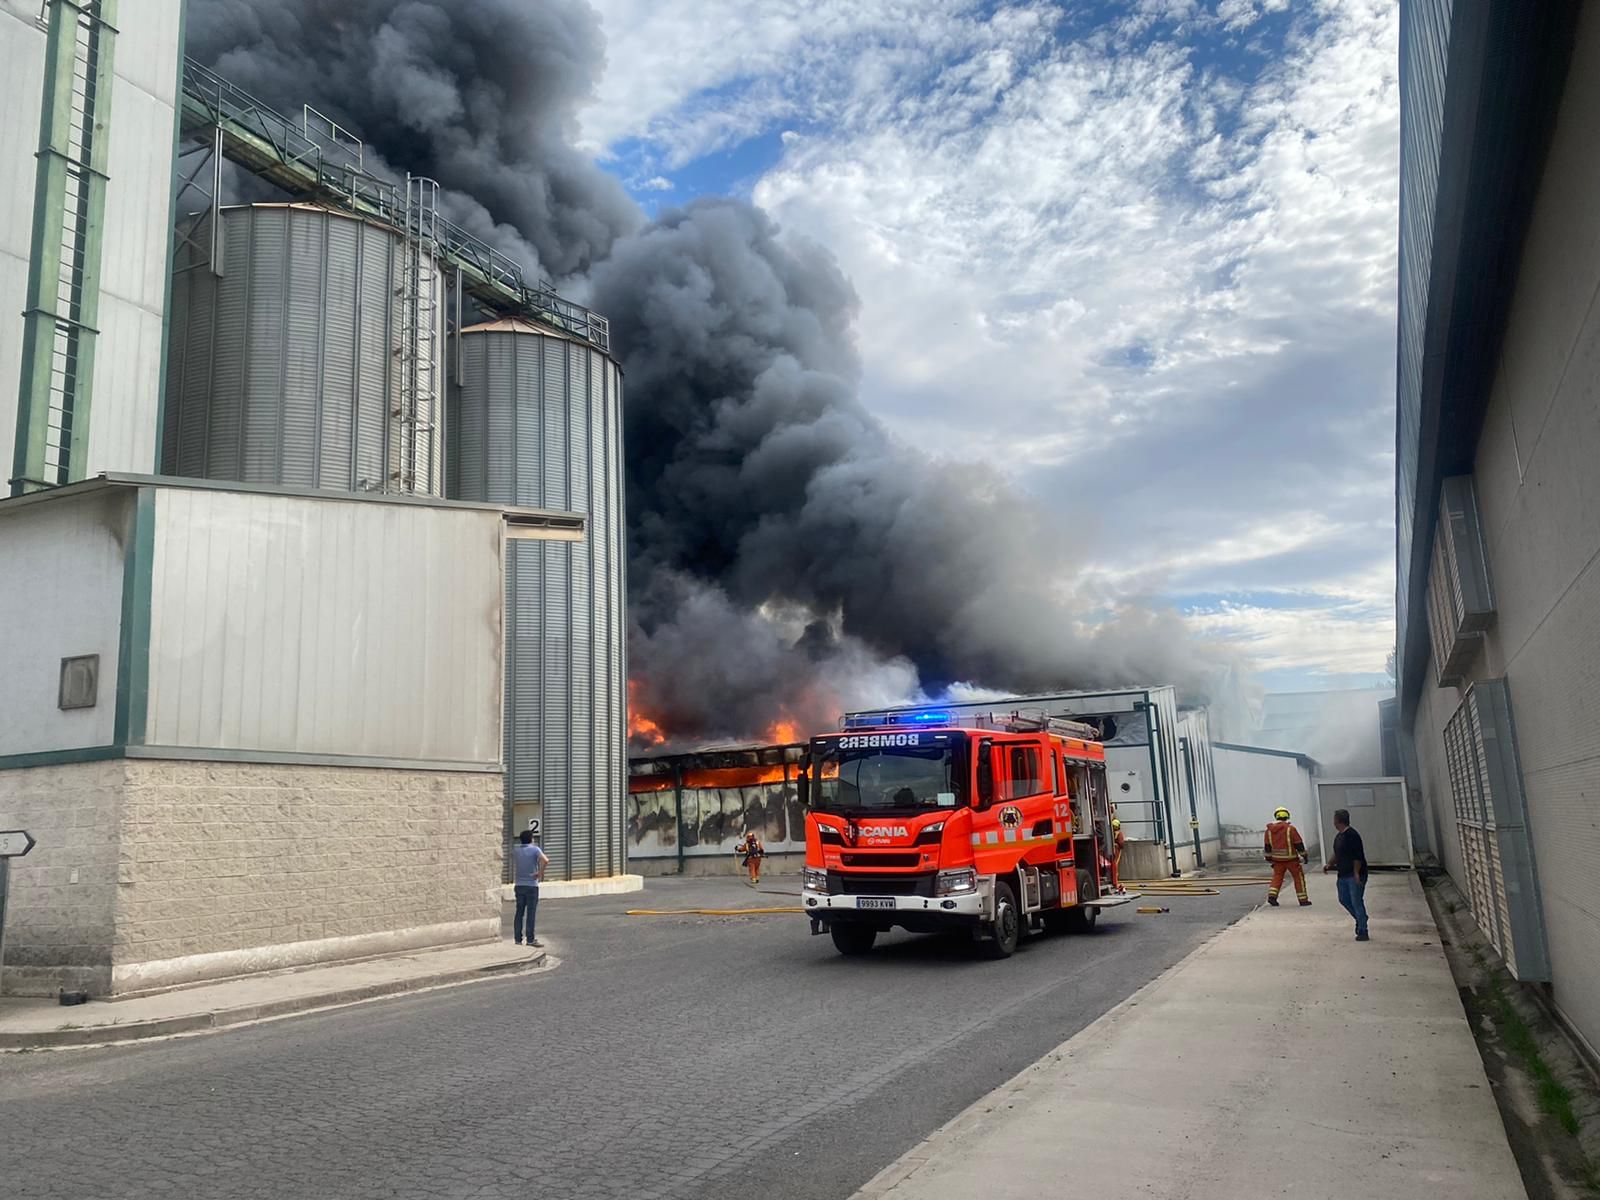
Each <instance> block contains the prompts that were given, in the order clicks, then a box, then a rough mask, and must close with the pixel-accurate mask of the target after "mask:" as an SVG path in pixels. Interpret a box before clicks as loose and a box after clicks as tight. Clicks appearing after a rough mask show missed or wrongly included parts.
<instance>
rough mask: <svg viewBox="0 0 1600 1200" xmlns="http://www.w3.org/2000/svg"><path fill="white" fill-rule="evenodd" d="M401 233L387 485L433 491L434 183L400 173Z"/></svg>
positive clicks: (438, 307) (439, 304)
mask: <svg viewBox="0 0 1600 1200" xmlns="http://www.w3.org/2000/svg"><path fill="white" fill-rule="evenodd" d="M404 231H405V238H404V240H403V244H402V248H401V264H400V285H399V291H398V299H399V305H398V307H399V310H400V340H399V343H398V345H397V346H396V347H395V356H396V359H397V361H398V366H399V381H398V382H399V386H398V388H397V389H396V403H395V407H394V409H393V416H394V423H393V433H394V442H395V452H394V453H393V454H392V455H391V464H392V465H391V467H390V471H389V490H390V491H394V492H405V493H412V492H424V493H426V492H434V491H437V490H438V488H439V483H440V481H439V480H438V479H436V478H435V475H436V473H437V470H438V467H437V463H438V458H439V456H438V453H437V448H436V445H435V442H436V439H437V436H438V426H439V420H438V417H439V382H440V381H439V362H440V349H441V347H440V340H439V339H440V332H439V326H440V319H441V317H442V315H443V304H444V297H443V295H442V294H441V291H442V287H443V284H442V279H441V275H440V272H439V267H438V263H439V185H438V183H437V182H435V181H434V180H432V179H425V178H423V177H422V176H420V175H408V176H406V206H405V219H404Z"/></svg>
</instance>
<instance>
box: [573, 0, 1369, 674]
mask: <svg viewBox="0 0 1600 1200" xmlns="http://www.w3.org/2000/svg"><path fill="white" fill-rule="evenodd" d="M600 8H601V9H602V11H603V13H604V14H605V18H606V22H607V27H608V33H609V35H610V37H611V59H612V64H613V66H612V71H611V73H610V75H608V78H607V81H606V83H605V85H604V87H603V88H602V92H601V99H600V102H599V103H598V104H597V105H596V107H595V108H594V109H592V110H591V111H590V112H589V113H588V114H586V116H585V132H586V134H587V135H588V136H590V137H591V138H592V139H594V141H595V144H596V145H609V144H611V143H613V142H615V141H616V140H618V139H619V138H623V137H643V138H644V139H645V141H646V143H647V145H648V146H649V147H650V150H649V153H650V154H653V155H656V156H658V160H659V162H661V163H662V164H663V167H662V169H663V170H670V169H672V165H673V164H675V163H682V162H687V161H690V160H692V159H693V158H694V157H695V156H697V155H698V154H701V153H705V152H706V151H707V150H708V149H712V148H717V147H722V146H727V145H731V144H733V143H735V142H737V141H738V140H740V139H742V138H744V137H747V136H750V135H752V134H753V133H758V132H773V131H777V130H783V131H785V136H784V138H783V151H782V159H781V161H780V162H779V164H778V165H777V166H776V168H774V169H773V170H771V171H770V172H769V173H768V174H767V175H766V176H765V177H763V178H762V179H760V180H759V182H758V183H757V184H756V186H755V189H754V196H755V199H756V200H757V201H758V202H759V203H761V204H762V205H764V206H765V207H767V208H769V209H770V210H772V211H773V212H774V213H775V214H776V215H777V217H778V219H779V220H780V222H781V223H782V224H783V225H784V227H785V228H786V229H788V230H789V231H791V232H794V233H799V234H804V235H807V236H809V237H811V238H813V239H814V240H816V241H817V242H819V243H821V244H823V245H826V246H827V247H829V248H830V250H831V251H832V252H833V253H834V254H835V255H836V256H837V257H838V258H839V260H840V261H841V264H842V265H843V267H844V269H845V271H846V272H847V273H848V274H849V275H850V276H851V278H852V280H853V281H854V283H855V286H856V288H857V290H858V292H859V294H860V296H861V300H862V306H861V313H860V317H859V321H858V330H859V340H860V349H861V355H862V359H863V364H864V372H865V373H864V385H863V395H864V398H865V399H866V401H867V402H868V404H869V405H871V406H872V407H873V408H874V409H875V410H876V411H878V412H879V413H880V414H881V415H882V416H883V417H884V419H885V420H886V421H887V422H888V423H889V424H890V425H891V426H892V427H893V428H895V429H896V430H897V431H899V433H900V434H901V436H903V437H905V438H906V439H907V440H909V441H912V442H914V443H917V444H919V445H922V446H923V447H925V448H927V449H929V450H931V451H934V452H936V453H940V454H945V455H949V456H953V457H957V458H975V457H982V458H985V459H987V460H989V461H991V462H993V463H995V464H996V465H997V467H998V468H999V469H1000V470H1003V471H1005V472H1007V473H1009V474H1012V475H1013V476H1015V477H1016V478H1018V479H1019V480H1021V481H1022V482H1024V484H1025V485H1026V486H1028V487H1029V488H1031V489H1032V490H1033V491H1034V492H1035V493H1037V494H1038V495H1040V496H1041V497H1042V498H1043V499H1044V500H1045V501H1046V502H1047V503H1048V504H1050V505H1052V506H1053V507H1055V508H1056V509H1057V510H1058V511H1059V512H1060V513H1061V514H1062V519H1063V523H1064V524H1071V525H1073V526H1075V527H1077V528H1080V529H1082V528H1088V529H1090V530H1091V531H1092V532H1093V534H1094V537H1093V539H1092V545H1093V547H1094V555H1093V561H1092V562H1090V563H1086V564H1084V566H1086V567H1087V568H1088V575H1089V578H1090V579H1091V580H1092V581H1094V582H1095V583H1096V584H1097V585H1098V586H1100V587H1101V588H1103V589H1104V590H1105V591H1106V592H1107V593H1111V592H1114V591H1116V590H1119V589H1121V590H1124V591H1127V590H1133V591H1138V592H1142V593H1146V594H1161V595H1175V596H1182V595H1196V594H1202V593H1206V594H1215V593H1226V592H1229V591H1237V592H1240V593H1248V592H1260V591H1263V590H1274V591H1278V592H1290V593H1301V594H1305V595H1307V596H1316V597H1323V598H1326V597H1329V596H1332V597H1336V598H1337V599H1336V600H1333V601H1327V602H1326V603H1325V606H1324V607H1322V608H1320V609H1319V608H1316V607H1315V605H1316V604H1317V603H1322V602H1323V601H1318V600H1315V599H1313V600H1308V603H1309V604H1311V605H1312V606H1313V607H1310V608H1307V609H1304V610H1302V609H1298V608H1294V607H1289V608H1282V607H1261V606H1252V605H1250V604H1237V605H1227V606H1223V605H1213V606H1211V607H1209V608H1205V609H1203V610H1202V616H1199V617H1196V618H1195V619H1196V621H1198V622H1199V623H1200V624H1201V625H1202V626H1203V627H1204V628H1205V629H1206V631H1207V632H1212V633H1218V634H1220V633H1225V632H1228V631H1230V630H1231V631H1235V632H1238V633H1240V634H1241V635H1248V636H1249V639H1250V642H1251V645H1252V646H1253V647H1255V649H1256V650H1257V652H1258V654H1259V655H1260V656H1261V658H1262V661H1263V662H1270V663H1272V664H1285V663H1292V664H1293V665H1297V666H1308V665H1309V666H1312V667H1316V666H1317V665H1318V664H1322V666H1323V667H1324V669H1327V670H1329V671H1333V670H1335V669H1337V670H1340V671H1343V670H1346V669H1356V668H1353V667H1351V664H1352V663H1353V662H1355V661H1356V660H1357V659H1362V658H1363V656H1369V655H1370V652H1371V650H1372V648H1373V646H1375V645H1386V644H1387V643H1388V642H1389V641H1392V612H1391V609H1392V578H1391V576H1392V564H1391V563H1390V559H1391V558H1392V553H1393V549H1392V548H1393V540H1392V539H1393V527H1392V472H1393V462H1392V445H1393V441H1392V439H1393V433H1392V429H1393V425H1392V403H1393V383H1392V372H1393V354H1394V350H1393V323H1394V288H1395V268H1394V254H1395V251H1394V244H1395V227H1396V180H1397V167H1396V156H1397V150H1396V148H1397V143H1398V116H1397V107H1398V105H1397V101H1396V94H1395V91H1396V81H1395V70H1396V68H1395V59H1396V53H1397V51H1396V44H1397V25H1398V18H1397V12H1396V8H1395V6H1394V4H1393V3H1392V2H1391V0H1318V2H1317V3H1306V4H1300V5H1294V6H1292V8H1291V9H1289V11H1288V13H1287V15H1284V10H1285V8H1286V5H1285V3H1284V2H1283V0H1255V2H1254V3H1250V2H1236V0H1223V2H1222V3H1220V4H1214V5H1200V4H1196V3H1191V2H1188V0H1140V2H1139V3H1137V4H1129V5H1127V6H1124V7H1123V8H1122V9H1121V10H1120V13H1119V15H1118V17H1117V19H1116V20H1114V21H1112V22H1111V23H1109V24H1107V25H1105V26H1103V27H1102V28H1099V29H1092V28H1088V27H1086V26H1084V25H1083V24H1082V23H1081V22H1082V19H1081V17H1080V15H1079V14H1078V13H1077V10H1073V9H1067V8H1062V7H1060V6H1057V5H1054V4H1050V3H1043V2H1041V3H1022V4H1014V5H1002V6H1001V7H1000V8H999V9H998V10H997V11H996V12H995V13H994V14H993V15H992V17H985V15H984V14H983V13H982V12H981V11H980V10H979V9H978V8H977V7H976V6H974V5H971V4H966V3H958V2H955V0H949V2H946V3H938V4H929V5H921V4H918V5H910V4H901V3H897V2H896V0H869V2H866V3H861V4H845V3H843V2H842V0H840V2H833V0H822V2H821V3H817V4H811V5H801V4H797V3H796V4H791V3H788V2H786V0H784V2H775V3H773V4H771V5H763V6H760V8H759V10H757V11H758V12H759V14H760V15H759V16H757V17H754V18H751V17H750V16H749V12H750V11H751V10H750V9H749V8H748V6H738V9H737V12H738V13H742V14H744V16H742V17H740V18H738V19H735V8H734V6H733V5H732V2H731V0H706V2H705V3H702V4H697V5H691V4H688V3H687V2H680V0H655V2H654V3H652V4H650V5H645V4H643V3H634V2H633V0H601V3H600ZM1273 13H1277V14H1279V15H1277V16H1275V17H1274V18H1273V24H1272V27H1273V28H1276V29H1279V30H1281V29H1282V27H1283V25H1284V23H1285V22H1289V27H1290V29H1291V32H1290V33H1289V34H1288V36H1287V40H1286V42H1285V43H1284V44H1283V45H1282V47H1281V48H1280V47H1278V46H1277V45H1276V43H1273V44H1272V47H1271V52H1270V53H1269V52H1268V48H1267V43H1266V42H1265V40H1264V39H1265V38H1266V37H1267V34H1266V33H1264V32H1263V31H1264V30H1266V29H1267V28H1268V27H1269V23H1268V22H1267V20H1266V19H1265V18H1266V17H1267V16H1268V15H1269V14H1273ZM1285 614H1297V615H1295V616H1292V617H1291V616H1286V615H1285ZM1297 630H1298V632H1297ZM1382 658H1383V655H1382V653H1381V652H1380V653H1378V654H1377V656H1376V663H1377V664H1380V665H1381V662H1382ZM1359 669H1362V670H1371V669H1376V668H1375V667H1374V666H1373V665H1372V663H1371V662H1366V663H1365V665H1363V666H1362V667H1360V668H1359Z"/></svg>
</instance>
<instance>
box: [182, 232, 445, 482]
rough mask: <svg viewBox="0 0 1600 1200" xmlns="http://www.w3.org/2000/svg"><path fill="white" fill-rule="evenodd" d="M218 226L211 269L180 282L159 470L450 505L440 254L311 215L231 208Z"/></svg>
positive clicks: (393, 235)
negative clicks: (443, 498)
mask: <svg viewBox="0 0 1600 1200" xmlns="http://www.w3.org/2000/svg"><path fill="white" fill-rule="evenodd" d="M221 222H222V228H221V231H220V234H221V237H220V246H221V253H220V254H219V256H218V261H217V263H216V264H215V268H216V270H213V268H212V266H211V265H206V266H201V267H197V268H195V269H193V270H188V271H183V272H181V273H178V274H176V275H175V276H174V277H173V282H172V307H171V333H170V335H169V342H168V368H167V394H166V410H165V424H164V427H163V431H162V453H161V467H162V470H163V471H164V472H166V473H167V474H171V475H189V476H196V477H199V478H204V479H230V480H237V481H239V482H243V483H263V484H284V485H296V486H301V487H324V488H336V489H340V490H344V491H391V492H393V491H400V492H419V493H427V494H432V495H442V494H443V490H444V489H443V471H442V466H443V453H442V446H443V438H442V433H443V430H442V429H441V428H440V425H439V421H438V419H437V416H436V415H435V414H436V413H437V412H438V410H439V409H440V408H441V407H442V406H441V405H439V404H438V403H437V402H436V400H435V396H436V395H437V393H438V392H439V391H440V390H442V389H441V388H440V386H439V385H440V382H441V381H442V380H443V378H444V375H443V347H444V336H443V327H442V321H443V313H444V305H443V303H442V297H443V294H444V283H443V279H442V276H441V275H440V272H439V268H438V266H437V264H436V263H435V262H434V260H433V258H432V256H431V255H420V256H419V254H418V252H417V250H416V243H415V240H414V239H408V238H407V237H406V236H405V235H404V234H403V233H402V232H401V231H400V230H398V229H395V228H393V227H392V226H389V225H385V224H382V223H379V222H376V221H371V220H365V219H362V218H359V217H353V216H348V215H345V214H343V213H338V212H332V211H330V210H328V209H325V208H321V207H318V206H315V205H309V204H254V205H244V206H240V207H232V208H225V209H223V210H222V211H221ZM413 293H420V294H421V300H420V302H419V299H418V296H417V295H414V294H413ZM419 312H420V313H421V319H420V321H419V319H418V313H419ZM419 391H420V392H421V393H422V399H421V402H420V406H419V405H418V404H417V402H416V401H415V397H416V395H417V393H418V392H419ZM408 402H409V403H410V405H411V407H410V409H409V410H408V408H407V405H408ZM419 407H420V416H414V415H408V414H409V413H417V412H418V411H419Z"/></svg>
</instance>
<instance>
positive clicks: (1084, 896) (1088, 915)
mask: <svg viewBox="0 0 1600 1200" xmlns="http://www.w3.org/2000/svg"><path fill="white" fill-rule="evenodd" d="M1094 898H1095V897H1094V884H1093V883H1092V882H1091V881H1090V879H1089V872H1087V871H1085V870H1084V869H1083V868H1082V867H1080V868H1078V903H1077V905H1076V906H1075V907H1073V908H1069V909H1067V911H1066V912H1065V913H1064V914H1063V915H1064V916H1065V917H1066V928H1067V930H1068V931H1069V932H1071V933H1093V932H1094V926H1095V922H1096V921H1098V920H1099V919H1100V910H1099V909H1098V908H1085V907H1084V906H1083V902H1084V901H1085V900H1093V899H1094Z"/></svg>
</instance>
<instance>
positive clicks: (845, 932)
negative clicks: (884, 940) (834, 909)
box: [828, 921, 878, 955]
mask: <svg viewBox="0 0 1600 1200" xmlns="http://www.w3.org/2000/svg"><path fill="white" fill-rule="evenodd" d="M828 933H829V934H830V935H832V937H833V948H834V949H835V950H837V951H838V952H839V953H840V954H851V955H854V954H866V953H869V952H870V951H871V950H872V943H873V942H875V941H877V940H878V931H877V930H876V929H873V928H872V927H870V926H868V925H855V924H851V923H849V922H846V921H834V922H833V923H831V924H830V925H829V926H828Z"/></svg>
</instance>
